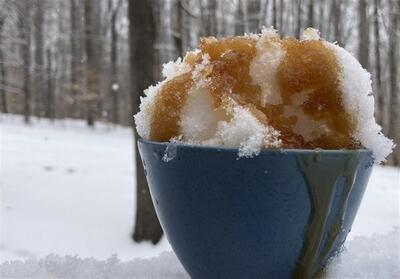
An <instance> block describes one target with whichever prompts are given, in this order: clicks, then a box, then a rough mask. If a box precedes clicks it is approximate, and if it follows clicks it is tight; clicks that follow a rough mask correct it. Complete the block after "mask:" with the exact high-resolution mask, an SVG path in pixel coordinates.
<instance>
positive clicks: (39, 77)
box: [33, 0, 45, 116]
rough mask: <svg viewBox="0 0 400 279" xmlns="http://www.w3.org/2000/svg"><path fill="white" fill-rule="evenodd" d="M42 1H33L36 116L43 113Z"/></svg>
mask: <svg viewBox="0 0 400 279" xmlns="http://www.w3.org/2000/svg"><path fill="white" fill-rule="evenodd" d="M44 3H45V0H36V1H35V14H34V18H33V23H34V28H35V30H34V31H35V32H34V40H35V72H34V73H35V75H34V94H35V97H34V99H33V101H34V105H35V106H34V109H35V114H36V115H37V116H43V113H44V107H43V103H44V92H45V90H44V84H45V81H44V78H45V70H44V51H43V50H44V37H43V27H44Z"/></svg>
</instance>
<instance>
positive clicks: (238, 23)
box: [235, 0, 245, 35]
mask: <svg viewBox="0 0 400 279" xmlns="http://www.w3.org/2000/svg"><path fill="white" fill-rule="evenodd" d="M242 6H243V2H242V0H239V1H238V4H237V7H236V12H235V34H236V35H242V34H243V33H244V30H245V28H244V27H245V26H244V25H245V22H244V14H243V7H242Z"/></svg>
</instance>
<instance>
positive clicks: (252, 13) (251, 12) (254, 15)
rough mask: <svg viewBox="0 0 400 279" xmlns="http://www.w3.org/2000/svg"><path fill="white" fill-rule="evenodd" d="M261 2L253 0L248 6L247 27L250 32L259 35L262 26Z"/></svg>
mask: <svg viewBox="0 0 400 279" xmlns="http://www.w3.org/2000/svg"><path fill="white" fill-rule="evenodd" d="M260 2H261V1H260V0H251V1H249V2H248V5H247V25H248V28H249V31H250V32H253V33H257V32H258V31H259V30H258V27H259V25H260V18H261V6H260V4H261V3H260Z"/></svg>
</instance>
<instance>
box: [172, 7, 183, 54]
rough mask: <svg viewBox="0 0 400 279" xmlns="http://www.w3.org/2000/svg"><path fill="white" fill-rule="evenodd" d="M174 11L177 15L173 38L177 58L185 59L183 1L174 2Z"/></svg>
mask: <svg viewBox="0 0 400 279" xmlns="http://www.w3.org/2000/svg"><path fill="white" fill-rule="evenodd" d="M173 3H174V4H173V9H174V13H175V17H174V25H173V30H172V32H173V33H172V36H173V40H174V47H175V51H176V56H177V57H183V32H184V31H183V28H184V27H183V24H184V23H183V17H182V16H183V15H182V3H181V0H174V2H173Z"/></svg>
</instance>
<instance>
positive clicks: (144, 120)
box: [134, 82, 162, 139]
mask: <svg viewBox="0 0 400 279" xmlns="http://www.w3.org/2000/svg"><path fill="white" fill-rule="evenodd" d="M161 85H162V83H161V82H160V83H158V84H157V85H156V86H150V87H149V88H147V89H146V90H145V91H144V94H145V97H140V106H139V109H140V110H139V112H138V113H137V114H136V115H135V116H134V118H135V123H136V130H137V132H138V134H139V136H141V137H142V138H145V139H148V138H150V126H151V125H150V124H151V114H152V111H153V108H154V102H155V99H156V95H157V93H158V92H159V90H160V87H161Z"/></svg>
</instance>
